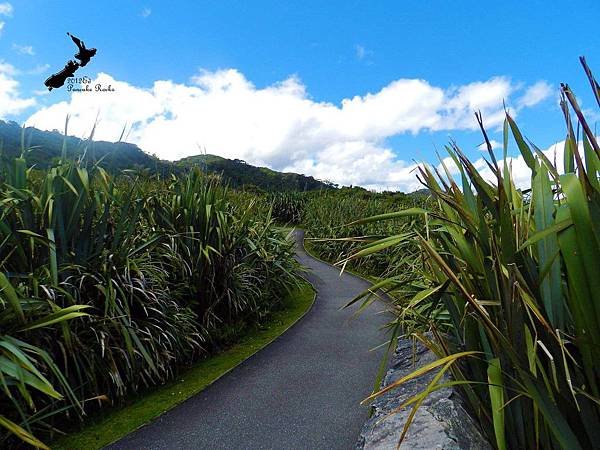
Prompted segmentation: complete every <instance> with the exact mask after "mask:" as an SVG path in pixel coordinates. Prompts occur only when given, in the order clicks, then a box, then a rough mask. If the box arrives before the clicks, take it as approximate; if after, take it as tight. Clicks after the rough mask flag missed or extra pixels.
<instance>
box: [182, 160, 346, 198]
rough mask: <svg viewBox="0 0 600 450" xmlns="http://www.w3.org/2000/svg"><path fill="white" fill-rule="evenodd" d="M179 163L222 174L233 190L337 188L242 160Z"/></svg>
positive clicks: (311, 178) (185, 161) (186, 161)
mask: <svg viewBox="0 0 600 450" xmlns="http://www.w3.org/2000/svg"><path fill="white" fill-rule="evenodd" d="M175 164H176V165H177V166H179V167H181V168H190V167H194V166H198V167H200V168H202V170H205V171H207V172H211V173H218V174H221V175H222V176H223V178H224V179H225V180H227V181H228V182H229V184H230V185H231V186H232V187H242V186H246V187H247V186H256V187H258V188H260V189H263V190H265V191H314V190H318V189H332V188H335V187H336V186H334V185H333V184H331V183H327V182H324V181H320V180H317V179H315V178H313V177H310V176H306V175H300V174H297V173H284V172H277V171H275V170H271V169H269V168H267V167H256V166H252V165H250V164H248V163H246V162H245V161H242V160H240V159H226V158H222V157H220V156H216V155H197V156H189V157H187V158H183V159H181V160H179V161H177V162H176V163H175Z"/></svg>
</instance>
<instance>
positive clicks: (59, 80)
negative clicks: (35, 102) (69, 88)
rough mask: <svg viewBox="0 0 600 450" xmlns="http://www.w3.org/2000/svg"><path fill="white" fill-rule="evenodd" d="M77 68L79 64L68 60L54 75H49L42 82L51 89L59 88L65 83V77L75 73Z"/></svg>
mask: <svg viewBox="0 0 600 450" xmlns="http://www.w3.org/2000/svg"><path fill="white" fill-rule="evenodd" d="M77 69H79V64H78V63H77V62H75V61H69V62H68V63H67V64H66V65H65V67H64V69H62V70H61V71H60V72H57V73H55V74H54V75H51V76H49V77H48V78H47V79H46V81H44V84H45V85H46V87H47V88H48V90H49V91H51V90H52V89H53V88H59V87H61V86H63V85H64V84H65V81H66V79H67V78H69V77H72V76H73V75H75V71H76V70H77Z"/></svg>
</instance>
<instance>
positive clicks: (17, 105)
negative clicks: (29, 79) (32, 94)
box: [0, 61, 36, 118]
mask: <svg viewBox="0 0 600 450" xmlns="http://www.w3.org/2000/svg"><path fill="white" fill-rule="evenodd" d="M16 73H17V70H16V69H15V68H14V67H13V66H12V65H10V64H7V63H5V62H2V61H0V118H5V117H6V116H10V115H12V114H18V113H20V112H22V111H24V110H25V109H27V108H30V107H32V106H34V105H35V104H36V101H35V99H34V98H23V97H21V95H20V92H19V82H18V81H17V80H15V79H14V75H15V74H16Z"/></svg>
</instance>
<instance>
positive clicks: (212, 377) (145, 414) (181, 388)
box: [50, 281, 315, 450]
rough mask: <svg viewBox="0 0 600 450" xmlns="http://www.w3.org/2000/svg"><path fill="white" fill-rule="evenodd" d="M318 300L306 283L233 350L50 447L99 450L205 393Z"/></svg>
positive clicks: (218, 355)
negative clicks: (191, 398) (196, 395)
mask: <svg viewBox="0 0 600 450" xmlns="http://www.w3.org/2000/svg"><path fill="white" fill-rule="evenodd" d="M314 299H315V293H314V290H313V288H312V286H311V285H310V284H309V283H308V282H305V281H303V282H302V283H301V285H300V287H299V288H297V289H295V290H294V291H292V292H291V293H290V294H289V295H288V296H287V297H286V298H285V299H284V303H283V308H282V309H281V310H279V311H275V312H273V313H272V315H271V319H270V320H269V321H268V322H267V323H265V324H263V325H262V326H260V327H256V328H254V329H251V330H249V331H248V333H247V334H245V335H244V336H242V337H241V338H240V340H239V341H238V342H237V343H236V344H234V345H233V346H232V347H230V348H229V349H227V350H225V351H224V352H222V353H219V354H216V355H214V356H211V357H209V358H207V359H205V360H203V361H200V362H199V363H198V364H196V365H195V366H194V367H192V368H190V369H188V370H186V371H185V372H182V373H181V374H180V375H179V376H178V377H177V379H176V380H173V381H171V382H170V383H168V384H166V385H164V386H161V387H159V388H157V389H155V390H153V391H151V392H148V393H146V394H145V395H143V396H142V397H140V398H136V399H135V400H134V401H133V403H131V404H130V405H127V406H125V407H122V408H119V409H113V410H110V411H108V412H107V413H106V414H104V415H102V416H100V417H99V418H98V419H97V420H96V421H92V422H90V423H89V424H88V425H86V426H85V428H83V429H82V430H81V431H78V432H75V433H72V434H69V435H67V436H63V437H61V438H60V439H58V440H56V441H55V442H53V443H52V444H51V445H50V447H51V448H52V449H86V450H91V449H98V448H102V447H104V446H106V445H108V444H110V443H112V442H114V441H116V440H118V439H120V438H121V437H123V436H125V435H127V434H128V433H131V432H132V431H134V430H136V429H138V428H140V427H141V426H142V425H145V424H146V423H148V422H150V421H151V420H152V419H154V418H156V417H158V416H160V415H161V414H163V413H165V412H166V411H168V410H170V409H172V408H174V407H175V406H177V405H178V404H180V403H182V402H183V401H185V400H187V399H188V398H190V397H191V396H193V395H195V394H197V393H198V392H200V391H202V390H203V389H205V388H206V387H208V386H209V385H211V384H212V383H214V382H215V381H216V380H218V379H219V378H221V377H222V376H223V375H225V374H226V373H227V372H229V371H230V370H232V369H233V368H235V367H236V366H237V365H239V364H240V363H242V362H243V361H245V360H246V359H248V358H249V357H250V356H252V355H254V354H255V353H257V352H258V351H259V350H261V349H263V348H264V347H266V346H267V345H268V344H270V343H271V342H273V341H274V340H275V339H276V338H277V337H279V336H280V335H281V334H283V333H284V332H285V331H286V330H287V329H289V328H290V327H291V326H292V325H294V324H295V323H296V322H297V321H298V320H299V319H300V318H302V317H303V316H304V314H306V313H307V312H308V310H309V309H310V307H311V306H312V304H313V302H314Z"/></svg>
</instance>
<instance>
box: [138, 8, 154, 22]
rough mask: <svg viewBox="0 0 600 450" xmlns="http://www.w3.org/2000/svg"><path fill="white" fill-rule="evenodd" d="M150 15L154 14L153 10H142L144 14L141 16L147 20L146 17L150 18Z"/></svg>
mask: <svg viewBox="0 0 600 450" xmlns="http://www.w3.org/2000/svg"><path fill="white" fill-rule="evenodd" d="M150 14H152V9H151V8H147V7H146V8H144V9H142V12H141V13H140V16H142V17H143V18H144V19H145V18H146V17H149V16H150Z"/></svg>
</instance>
